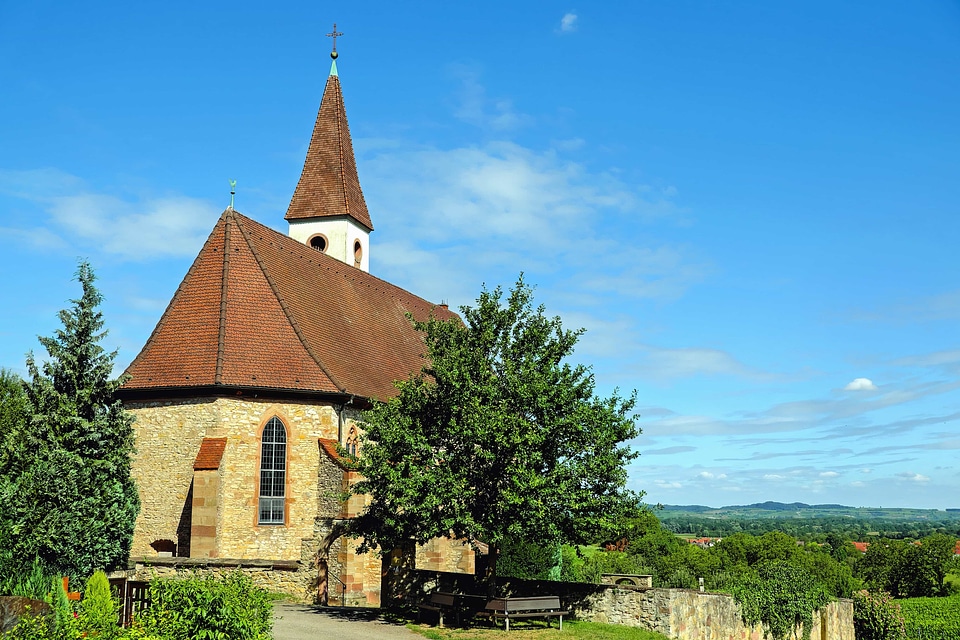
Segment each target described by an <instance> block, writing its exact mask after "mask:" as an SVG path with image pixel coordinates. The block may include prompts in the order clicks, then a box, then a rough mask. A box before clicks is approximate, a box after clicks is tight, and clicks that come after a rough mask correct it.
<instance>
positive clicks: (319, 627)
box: [273, 603, 423, 640]
mask: <svg viewBox="0 0 960 640" xmlns="http://www.w3.org/2000/svg"><path fill="white" fill-rule="evenodd" d="M273 620H274V622H273V637H274V640H322V639H324V638H336V640H394V639H396V638H401V639H402V638H406V639H407V640H411V639H413V638H422V637H423V636H419V635H417V634H415V633H413V632H412V631H410V630H409V629H407V628H406V627H403V626H401V625H397V624H391V623H390V622H386V621H384V620H381V619H380V610H379V609H353V608H348V609H339V608H336V607H314V606H310V605H303V604H280V603H278V604H275V605H274V607H273Z"/></svg>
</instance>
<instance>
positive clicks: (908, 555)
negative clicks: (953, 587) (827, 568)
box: [855, 534, 956, 598]
mask: <svg viewBox="0 0 960 640" xmlns="http://www.w3.org/2000/svg"><path fill="white" fill-rule="evenodd" d="M955 544H956V543H955V538H954V537H953V536H947V535H944V534H934V535H931V536H928V537H926V538H923V539H922V540H919V541H917V543H911V542H906V541H904V540H890V539H880V540H877V541H875V542H873V543H871V544H870V546H869V547H868V548H867V552H866V553H865V554H863V557H862V558H860V560H859V561H858V562H857V563H856V566H855V571H856V574H857V575H858V577H860V578H861V579H862V580H863V581H864V583H865V584H866V585H867V587H868V588H870V589H872V590H875V591H887V592H889V593H890V594H891V595H892V596H893V597H894V598H922V597H930V596H944V595H948V594H949V592H950V587H949V585H948V582H947V580H946V578H947V572H948V571H949V569H950V568H951V567H952V566H953V563H954V560H953V549H954V545H955Z"/></svg>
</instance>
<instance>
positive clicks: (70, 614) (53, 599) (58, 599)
mask: <svg viewBox="0 0 960 640" xmlns="http://www.w3.org/2000/svg"><path fill="white" fill-rule="evenodd" d="M46 602H47V604H49V605H50V606H51V607H53V613H54V620H55V622H56V624H57V628H58V629H61V630H62V629H67V628H69V627H70V626H71V625H72V624H73V622H74V611H73V606H72V605H71V604H70V600H68V599H67V592H66V590H64V588H63V579H61V578H59V577H53V578H50V593H49V594H48V595H47V599H46Z"/></svg>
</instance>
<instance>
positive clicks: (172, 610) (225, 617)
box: [138, 572, 273, 640]
mask: <svg viewBox="0 0 960 640" xmlns="http://www.w3.org/2000/svg"><path fill="white" fill-rule="evenodd" d="M272 609H273V604H272V602H271V599H270V596H269V594H268V593H267V592H266V591H264V590H263V589H260V588H258V587H255V586H254V585H253V582H252V581H251V580H250V578H248V577H247V576H245V575H243V574H242V573H240V572H234V573H231V574H228V575H227V576H226V577H224V578H220V579H217V578H212V577H206V578H200V577H190V578H186V579H159V580H154V581H152V582H151V583H150V607H149V608H148V609H147V610H146V611H144V612H143V613H142V614H141V615H140V618H139V621H138V623H139V629H140V630H141V631H142V633H145V634H149V635H153V636H157V637H161V638H164V640H268V639H269V638H270V630H271V627H272V625H273V620H272V617H271V613H272Z"/></svg>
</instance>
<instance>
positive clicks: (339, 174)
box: [284, 26, 373, 271]
mask: <svg viewBox="0 0 960 640" xmlns="http://www.w3.org/2000/svg"><path fill="white" fill-rule="evenodd" d="M334 33H336V26H334ZM337 35H340V34H337ZM330 56H331V57H332V58H333V62H332V64H331V65H330V75H329V76H328V77H327V85H326V87H325V89H324V91H323V99H322V100H321V101H320V109H319V111H318V112H317V120H316V123H315V124H314V126H313V135H312V136H311V138H310V146H309V147H308V148H307V157H306V159H305V160H304V163H303V172H302V173H301V174H300V181H299V182H298V183H297V188H296V189H295V190H294V192H293V197H292V198H291V199H290V206H289V207H287V214H286V215H285V216H284V219H285V220H287V221H288V222H289V223H290V232H289V235H290V237H292V238H295V239H297V240H300V241H301V242H304V243H306V244H308V245H310V246H312V247H313V248H315V249H317V250H318V251H322V252H324V253H327V254H329V255H330V256H332V257H334V258H337V259H338V260H340V261H341V262H345V263H347V264H349V265H353V266H356V267H358V268H361V269H363V270H364V271H369V256H368V255H367V254H368V248H369V234H370V232H371V231H373V221H372V220H371V219H370V213H369V212H368V211H367V203H366V201H365V200H364V198H363V191H362V190H361V188H360V178H359V176H358V175H357V162H356V159H355V158H354V155H353V142H352V140H351V139H350V128H349V126H348V125H347V112H346V110H345V109H344V106H343V92H342V91H341V89H340V77H339V74H338V72H337V57H338V54H337V51H336V46H334V50H333V52H332V53H331V54H330Z"/></svg>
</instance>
